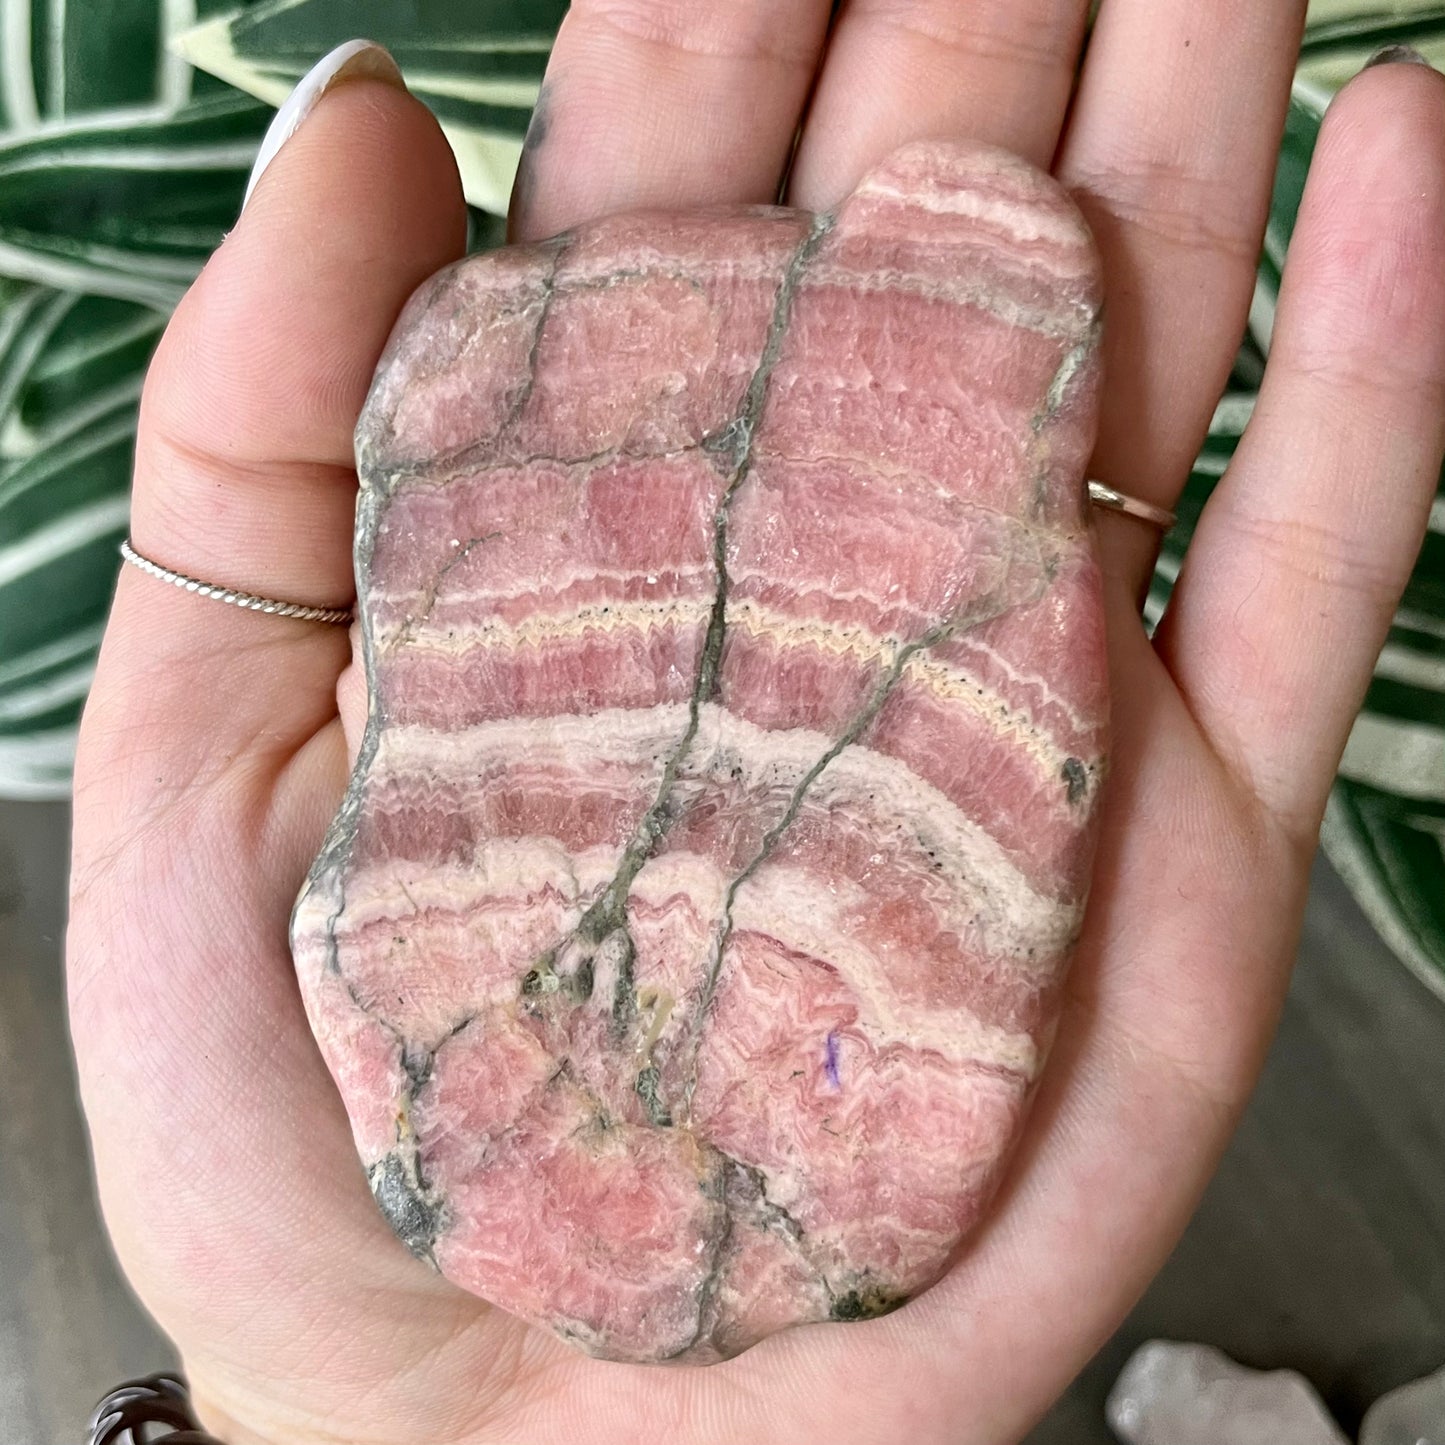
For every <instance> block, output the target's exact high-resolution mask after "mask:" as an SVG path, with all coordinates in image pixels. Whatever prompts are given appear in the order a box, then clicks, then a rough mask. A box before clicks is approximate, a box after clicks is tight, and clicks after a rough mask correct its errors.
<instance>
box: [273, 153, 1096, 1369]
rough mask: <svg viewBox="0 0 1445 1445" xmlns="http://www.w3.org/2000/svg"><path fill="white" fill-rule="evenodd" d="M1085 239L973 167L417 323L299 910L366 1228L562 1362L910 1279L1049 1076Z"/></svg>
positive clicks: (1086, 591)
mask: <svg viewBox="0 0 1445 1445" xmlns="http://www.w3.org/2000/svg"><path fill="white" fill-rule="evenodd" d="M1098 306H1099V281H1098V272H1097V263H1096V260H1095V255H1094V251H1093V248H1092V245H1091V243H1090V240H1089V237H1088V235H1087V233H1086V231H1085V228H1084V226H1083V224H1082V222H1081V220H1080V219H1079V217H1078V215H1077V214H1076V212H1075V211H1074V210H1073V208H1072V206H1071V205H1070V203H1069V202H1068V201H1067V200H1066V199H1065V197H1064V196H1063V195H1062V194H1061V193H1060V192H1059V191H1058V190H1057V188H1056V187H1055V186H1054V185H1053V183H1052V182H1050V181H1049V180H1047V179H1046V178H1045V177H1043V176H1041V175H1039V174H1038V173H1036V172H1035V171H1033V170H1032V169H1030V168H1028V167H1025V166H1024V165H1023V164H1022V163H1021V162H1018V161H1015V160H1013V159H1010V158H1009V157H1006V156H1004V155H1002V154H999V153H997V152H993V151H988V150H982V149H977V148H973V147H967V148H965V147H957V146H945V145H941V144H930V145H916V146H912V147H909V148H907V149H905V150H903V151H900V152H899V153H897V154H896V155H894V156H893V157H892V158H890V159H889V160H888V161H887V162H886V163H884V164H883V165H882V166H880V167H879V168H878V169H877V170H875V171H874V172H872V173H871V174H870V175H869V176H868V177H867V178H866V179H865V180H864V181H863V182H862V184H861V185H860V186H859V188H858V190H857V191H856V192H854V194H853V195H852V196H851V197H850V198H849V199H848V200H847V201H846V202H845V203H844V204H843V205H842V206H841V208H840V209H839V210H838V212H837V213H836V215H825V216H818V217H814V216H810V215H805V214H801V213H799V212H796V211H790V210H784V209H778V208H768V207H753V208H748V209H741V210H730V211H724V212H714V213H709V214H697V215H659V214H653V215H631V216H622V217H617V218H613V219H608V220H603V221H598V222H595V223H593V224H591V225H587V226H584V227H582V228H580V229H579V230H577V231H575V232H572V233H570V234H568V235H565V236H562V237H559V238H557V239H556V240H553V241H550V242H546V243H544V244H541V245H536V246H527V247H520V248H512V249H508V250H505V251H502V252H498V253H493V254H490V255H486V256H481V257H475V258H472V259H470V260H467V261H464V262H462V263H460V264H459V265H457V266H454V267H452V268H451V269H449V270H447V271H445V272H443V273H442V274H440V275H439V276H437V277H435V278H434V279H433V280H431V281H430V282H428V283H427V284H426V285H425V286H423V287H422V289H421V290H420V292H419V293H418V294H417V295H416V297H414V298H413V300H412V301H411V303H410V304H409V305H408V307H407V309H406V312H405V314H404V315H403V316H402V318H401V321H400V322H399V324H398V326H397V329H396V332H395V334H394V336H393V338H392V341H391V343H390V346H389V348H388V350H387V352H386V355H385V357H384V358H383V360H382V363H381V368H380V371H379V373H378V376H377V380H376V383H375V385H374V387H373V390H372V394H371V397H370V400H369V401H368V403H367V407H366V411H365V414H364V416H363V417H362V420H361V424H360V428H359V431H358V457H359V462H360V468H361V477H362V495H361V502H360V514H359V535H358V542H357V567H358V582H359V591H360V606H361V616H362V624H363V633H364V646H365V652H364V662H365V668H366V674H367V678H368V682H369V688H370V713H369V718H368V721H367V726H366V732H365V737H364V739H363V740H362V743H361V750H360V756H359V758H358V760H357V764H356V769H355V774H354V777H353V781H352V786H351V790H350V792H349V794H348V797H347V800H346V802H345V804H344V806H343V808H342V810H341V813H340V815H339V816H338V818H337V820H336V823H335V825H334V826H333V828H332V830H331V834H330V836H329V838H328V840H327V843H326V845H325V849H324V851H323V853H322V855H321V857H320V858H319V859H318V861H317V863H316V865H315V866H314V868H313V870H312V873H311V876H310V879H309V881H308V883H307V885H306V888H305V890H304V892H303V894H302V897H301V900H300V902H299V904H298V906H297V911H296V916H295V921H294V945H295V954H296V963H297V968H298V971H299V975H300V979H301V987H302V991H303V993H304V996H305V1000H306V1005H307V1008H308V1010H309V1013H310V1017H311V1022H312V1025H313V1027H314V1029H315V1031H316V1036H317V1039H318V1040H319V1042H320V1045H321V1048H322V1050H323V1052H324V1054H325V1056H326V1060H327V1062H328V1064H329V1065H330V1067H331V1070H332V1072H333V1074H334V1075H335V1077H336V1081H337V1084H338V1086H339V1087H340V1090H341V1093H342V1096H343V1097H344V1099H345V1101H346V1106H347V1109H348V1111H349V1112H350V1116H351V1121H352V1124H353V1127H354V1129H355V1134H356V1140H357V1144H358V1146H359V1148H360V1151H361V1155H362V1158H363V1160H364V1162H365V1164H366V1166H367V1169H368V1171H369V1177H370V1180H371V1186H372V1189H373V1192H374V1193H375V1195H376V1198H377V1200H378V1202H379V1203H380V1205H381V1208H382V1209H383V1210H384V1211H385V1213H386V1215H387V1216H388V1218H389V1219H390V1221H391V1223H392V1225H393V1226H394V1227H395V1229H396V1231H397V1233H398V1234H399V1235H400V1236H401V1237H402V1239H403V1240H405V1241H406V1243H407V1244H408V1245H409V1246H410V1247H411V1248H412V1249H413V1250H414V1251H415V1252H416V1253H417V1254H419V1255H421V1256H423V1257H424V1258H426V1259H428V1260H430V1261H432V1262H433V1263H435V1264H436V1265H437V1267H438V1268H440V1269H441V1270H442V1271H443V1273H445V1274H446V1275H447V1276H448V1277H450V1278H451V1279H453V1280H455V1281H456V1282H457V1283H458V1284H460V1285H462V1286H464V1287H465V1288H467V1289H469V1290H473V1291H475V1292H476V1293H478V1294H480V1295H482V1296H484V1297H485V1298H487V1299H488V1300H491V1301H493V1302H495V1303H496V1304H498V1305H500V1306H502V1307H504V1308H506V1309H508V1310H511V1311H514V1312H515V1313H516V1314H518V1315H521V1316H523V1317H525V1318H527V1319H530V1320H535V1321H538V1322H541V1323H545V1324H547V1325H549V1326H551V1327H552V1328H553V1329H555V1330H557V1331H558V1332H559V1333H560V1334H562V1335H563V1336H564V1337H565V1338H567V1339H569V1340H572V1341H575V1342H576V1343H577V1344H579V1345H580V1346H581V1347H582V1348H584V1349H586V1350H588V1351H590V1352H592V1353H594V1354H598V1355H603V1356H607V1357H610V1358H614V1359H626V1360H675V1359H681V1360H687V1361H695V1362H705V1361H708V1360H712V1359H717V1358H719V1357H723V1356H728V1355H732V1354H735V1353H736V1352H738V1351H739V1350H742V1349H745V1348H746V1347H747V1346H749V1345H751V1344H753V1343H755V1342H756V1341H757V1340H759V1339H761V1338H763V1337H764V1336H766V1335H768V1334H770V1333H772V1332H774V1331H776V1330H779V1329H782V1328H784V1327H786V1326H789V1325H793V1324H798V1323H802V1322H806V1321H810V1320H827V1319H835V1320H848V1319H855V1318H859V1317H863V1316H868V1315H874V1314H878V1313H881V1312H882V1311H884V1310H886V1309H888V1308H890V1307H891V1306H893V1305H895V1304H897V1303H899V1302H901V1301H902V1300H904V1299H906V1298H907V1297H908V1296H909V1295H911V1294H913V1293H915V1292H916V1291H918V1290H920V1289H922V1288H924V1287H926V1286H927V1285H928V1284H930V1283H931V1282H932V1281H934V1280H935V1279H936V1278H937V1277H938V1276H939V1275H940V1273H941V1272H942V1271H943V1269H944V1267H945V1265H946V1263H947V1261H948V1259H949V1256H950V1254H951V1253H952V1252H953V1251H954V1250H955V1247H956V1246H957V1245H958V1243H959V1241H960V1240H961V1239H962V1238H963V1237H964V1235H965V1234H966V1233H967V1232H968V1230H969V1229H970V1227H971V1226H972V1225H973V1224H974V1223H975V1221H977V1220H978V1218H979V1216H980V1214H981V1212H982V1211H983V1210H984V1208H985V1207H986V1205H987V1203H988V1199H989V1196H990V1193H991V1191H992V1190H993V1188H994V1185H995V1183H996V1181H997V1179H998V1176H999V1173H1000V1170H1001V1168H1002V1165H1003V1161H1004V1159H1005V1157H1006V1155H1007V1153H1008V1149H1009V1146H1010V1143H1011V1141H1012V1140H1013V1138H1014V1136H1015V1134H1016V1132H1017V1130H1018V1128H1019V1124H1020V1121H1021V1118H1022V1115H1023V1112H1024V1108H1025V1104H1026V1101H1027V1099H1028V1097H1029V1093H1030V1088H1031V1085H1032V1084H1033V1082H1034V1080H1035V1078H1036V1076H1037V1074H1038V1071H1039V1068H1040V1065H1041V1063H1042V1059H1043V1055H1044V1052H1045V1049H1046V1047H1047V1043H1048V1039H1049V1036H1050V1032H1051V1028H1052V1023H1053V1020H1054V1017H1055V1015H1056V1011H1057V1004H1058V999H1059V991H1060V984H1061V977H1062V974H1063V971H1064V966H1065V963H1066V960H1067V956H1068V952H1069V948H1070V945H1071V942H1072V940H1073V938H1074V936H1075V934H1076V932H1077V930H1078V927H1079V923H1080V917H1081V913H1082V909H1083V904H1084V896H1085V892H1086V889H1087V882H1088V873H1089V867H1090V854H1091V835H1092V820H1093V818H1094V815H1095V812H1096V803H1097V798H1098V790H1099V783H1100V779H1101V776H1102V772H1103V767H1104V747H1105V714H1106V674H1105V666H1104V652H1103V635H1102V616H1101V609H1100V601H1099V579H1098V572H1097V567H1096V562H1095V558H1094V551H1093V545H1092V538H1091V534H1090V530H1089V524H1088V517H1087V511H1086V503H1085V498H1084V489H1083V485H1082V473H1083V467H1084V464H1085V461H1086V458H1087V456H1088V454H1089V449H1090V446H1091V443H1092V439H1093V430H1094V424H1095V404H1096V389H1097V387H1096V381H1097V367H1096V364H1095V357H1096V350H1097V337H1098Z"/></svg>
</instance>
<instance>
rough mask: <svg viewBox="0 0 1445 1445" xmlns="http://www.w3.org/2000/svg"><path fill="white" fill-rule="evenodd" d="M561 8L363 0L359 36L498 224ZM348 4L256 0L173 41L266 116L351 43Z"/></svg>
mask: <svg viewBox="0 0 1445 1445" xmlns="http://www.w3.org/2000/svg"><path fill="white" fill-rule="evenodd" d="M566 10H567V4H566V0H468V3H466V4H461V3H458V0H371V3H369V4H368V5H367V7H366V12H365V23H364V26H363V27H362V28H364V30H365V32H366V34H367V35H368V36H369V37H370V38H371V39H373V40H376V41H379V42H380V43H381V44H383V45H385V46H386V47H387V48H388V49H389V50H390V51H391V53H392V54H393V55H394V56H395V57H396V59H397V62H398V63H399V64H400V66H401V68H402V70H403V72H404V73H405V75H406V80H407V84H408V85H409V86H410V88H411V90H412V92H413V93H414V94H415V95H417V96H418V97H420V98H421V99H422V100H424V101H425V102H426V103H427V105H429V106H430V107H431V109H432V110H433V111H434V112H435V113H436V116H437V118H438V119H439V120H440V121H441V124H442V129H443V130H445V132H446V134H447V138H448V139H449V140H450V141H451V143H452V149H453V150H454V151H455V152H456V156H457V161H458V163H459V164H460V166H461V170H462V180H463V186H464V189H465V191H466V195H467V199H468V200H469V201H470V202H471V203H472V204H473V205H474V206H478V207H480V208H482V209H483V210H486V211H490V212H493V213H496V214H504V213H505V212H506V209H507V200H508V197H509V195H510V194H511V189H512V178H513V176H514V175H515V173H516V169H517V161H518V159H519V158H520V156H521V153H522V137H523V135H524V134H525V133H526V129H527V122H528V120H529V119H530V118H531V113H532V106H533V104H534V103H535V102H536V99H537V92H538V88H539V87H540V85H541V81H542V72H543V71H544V70H545V68H546V64H547V56H548V53H549V52H550V51H551V48H552V39H553V36H554V35H555V34H556V31H557V27H558V25H559V24H561V21H562V16H563V15H564V14H565V13H566ZM357 27H358V17H357V11H356V7H355V4H354V0H263V3H261V4H253V5H247V6H241V7H238V8H236V9H234V10H232V11H231V12H229V13H226V14H221V15H217V16H215V17H214V18H212V19H211V20H209V21H207V22H205V23H204V24H201V25H198V26H196V27H195V28H193V29H191V30H187V31H185V32H183V33H181V34H178V35H176V36H175V38H174V39H173V41H172V46H173V48H174V50H175V51H176V53H177V54H179V55H181V56H184V57H185V58H186V59H187V60H189V61H190V62H191V63H192V64H193V65H196V66H199V67H200V68H201V69H203V70H208V71H210V72H211V73H212V74H213V75H217V76H220V77H222V78H223V79H225V80H228V81H230V82H231V84H232V85H235V86H237V87H239V88H240V89H242V90H245V91H249V92H250V93H251V94H252V95H255V96H259V97H260V98H261V99H262V100H266V101H269V102H270V103H271V104H273V105H278V104H280V102H281V100H282V99H283V98H284V97H285V95H286V93H287V92H288V91H289V90H290V89H291V87H292V86H293V85H294V84H295V83H296V81H297V80H298V79H300V77H301V76H302V75H303V74H304V73H305V72H306V70H307V69H309V68H310V66H311V65H312V64H313V63H314V61H315V60H316V58H317V57H318V56H319V55H322V54H324V53H325V52H326V51H328V50H330V49H331V48H332V46H334V45H338V44H340V43H341V42H342V41H344V40H349V39H350V38H351V37H352V36H353V35H355V34H356V33H357Z"/></svg>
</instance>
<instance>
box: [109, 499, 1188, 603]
mask: <svg viewBox="0 0 1445 1445" xmlns="http://www.w3.org/2000/svg"><path fill="white" fill-rule="evenodd" d="M1089 500H1090V501H1091V502H1092V503H1093V504H1094V505H1095V506H1096V507H1104V508H1107V509H1108V510H1109V511H1111V512H1123V513H1124V514H1125V515H1126V516H1129V517H1137V518H1138V519H1139V520H1140V521H1141V522H1148V523H1150V524H1151V525H1153V526H1155V527H1159V528H1161V529H1162V530H1163V531H1165V532H1167V531H1168V530H1169V529H1170V528H1171V527H1172V526H1173V525H1174V521H1175V517H1174V513H1173V512H1167V511H1165V510H1164V508H1163V507H1156V506H1154V505H1153V503H1151V502H1141V501H1140V500H1139V498H1138V497H1131V496H1129V495H1128V494H1127V493H1125V492H1121V491H1118V490H1117V489H1116V488H1114V487H1110V486H1106V485H1105V484H1104V483H1103V482H1094V481H1091V482H1090V483H1089ZM120 555H121V556H122V557H123V558H124V559H125V560H126V561H127V562H129V563H130V565H131V566H132V567H139V568H140V570H141V571H142V572H145V573H146V574H148V575H149V576H151V577H154V578H155V579H156V581H158V582H169V583H170V584H171V586H173V587H179V588H181V589H182V590H184V591H186V592H194V593H195V595H196V596H197V597H210V598H212V599H213V600H214V601H216V602H228V603H230V605H231V606H232V607H244V608H246V609H247V610H248V611H250V612H268V613H270V614H271V615H272V616H275V617H295V618H297V619H298V620H299V621H301V622H327V623H332V624H336V625H344V624H346V623H349V622H350V621H351V609H350V608H349V607H307V606H304V605H303V604H302V603H300V602H279V601H277V599H276V598H274V597H258V596H256V595H255V594H254V593H252V592H237V591H236V590H235V588H233V587H220V586H217V585H216V583H214V582H202V581H201V580H200V579H199V578H198V577H187V576H186V574H185V573H184V572H172V571H171V569H170V568H169V567H162V566H161V564H160V563H159V562H152V561H151V559H150V558H149V557H142V556H141V554H140V553H139V552H137V551H136V549H135V548H134V547H132V546H131V544H130V538H129V537H127V538H126V539H125V541H123V542H122V543H121V544H120Z"/></svg>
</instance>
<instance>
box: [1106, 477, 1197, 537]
mask: <svg viewBox="0 0 1445 1445" xmlns="http://www.w3.org/2000/svg"><path fill="white" fill-rule="evenodd" d="M1089 500H1090V501H1091V502H1092V503H1093V504H1094V505H1095V506H1096V507H1105V508H1107V509H1108V510H1109V511H1111V512H1123V513H1124V515H1125V516H1128V517H1137V518H1138V519H1139V520H1140V521H1141V522H1148V523H1150V524H1151V525H1152V526H1155V527H1158V528H1160V529H1161V530H1163V531H1165V532H1167V531H1168V530H1169V529H1170V528H1171V527H1172V526H1173V525H1174V523H1175V521H1176V520H1177V519H1176V518H1175V515H1174V513H1173V512H1166V511H1165V510H1164V508H1163V507H1156V506H1155V505H1154V504H1153V503H1152V502H1141V501H1140V500H1139V498H1138V497H1131V496H1129V495H1128V494H1127V493H1126V492H1121V491H1118V490H1117V489H1116V488H1114V487H1110V486H1107V485H1106V484H1105V483H1103V482H1090V483H1089Z"/></svg>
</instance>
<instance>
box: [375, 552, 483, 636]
mask: <svg viewBox="0 0 1445 1445" xmlns="http://www.w3.org/2000/svg"><path fill="white" fill-rule="evenodd" d="M501 535H502V534H501V533H500V532H486V533H484V534H483V535H482V536H480V537H468V538H467V540H466V541H465V542H463V543H462V544H461V545H460V546H459V547H458V548H457V550H456V551H455V552H453V553H452V555H451V556H450V557H448V558H447V560H446V561H445V562H443V563H442V565H441V567H440V568H439V569H438V571H437V575H436V576H435V577H434V578H433V579H432V584H431V587H430V588H429V589H428V590H427V594H426V597H425V598H424V599H423V601H422V608H421V611H420V612H418V613H417V614H416V615H415V616H414V617H411V618H408V619H407V622H406V625H405V626H404V627H403V628H402V629H401V631H400V632H399V633H398V634H397V636H396V640H395V641H394V642H393V643H392V644H391V646H392V647H400V646H402V645H403V644H405V643H408V642H411V641H413V640H414V639H415V638H416V635H417V633H418V632H420V631H421V629H422V628H423V627H425V626H426V625H427V623H428V622H430V621H431V615H432V613H433V612H435V611H436V606H437V603H438V602H439V601H440V600H441V592H442V584H443V583H444V582H445V581H446V580H447V578H448V577H449V576H450V575H451V574H452V573H453V572H454V571H455V570H456V569H457V568H458V567H460V566H461V565H462V563H463V562H465V561H466V560H467V558H468V557H470V556H471V555H472V553H473V551H474V550H475V549H476V548H478V547H480V546H481V545H482V543H483V542H491V541H493V540H495V539H496V538H497V537H500V536H501Z"/></svg>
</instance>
